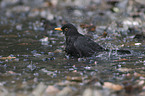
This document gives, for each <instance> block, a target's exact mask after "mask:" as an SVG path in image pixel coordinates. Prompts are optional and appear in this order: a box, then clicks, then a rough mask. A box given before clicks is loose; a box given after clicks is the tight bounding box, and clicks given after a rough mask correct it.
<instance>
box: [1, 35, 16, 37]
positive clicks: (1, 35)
mask: <svg viewBox="0 0 145 96" xmlns="http://www.w3.org/2000/svg"><path fill="white" fill-rule="evenodd" d="M0 37H4V38H6V37H18V36H17V35H0Z"/></svg>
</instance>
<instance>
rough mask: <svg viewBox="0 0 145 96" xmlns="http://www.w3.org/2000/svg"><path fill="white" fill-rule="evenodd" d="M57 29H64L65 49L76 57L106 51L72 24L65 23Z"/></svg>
mask: <svg viewBox="0 0 145 96" xmlns="http://www.w3.org/2000/svg"><path fill="white" fill-rule="evenodd" d="M55 30H60V31H63V33H64V34H65V37H66V47H65V51H66V53H67V54H68V55H71V56H74V57H89V56H91V55H93V54H94V53H98V52H101V51H104V50H105V49H104V48H102V47H101V46H100V45H99V44H97V43H96V42H94V41H93V40H91V39H90V38H89V37H86V36H84V35H82V34H80V33H79V32H78V30H77V29H76V27H75V26H74V25H72V24H65V25H64V26H62V27H61V28H56V29H55Z"/></svg>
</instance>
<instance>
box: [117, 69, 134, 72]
mask: <svg viewBox="0 0 145 96" xmlns="http://www.w3.org/2000/svg"><path fill="white" fill-rule="evenodd" d="M117 70H119V71H121V72H129V71H132V70H133V69H131V68H130V69H129V68H119V69H117Z"/></svg>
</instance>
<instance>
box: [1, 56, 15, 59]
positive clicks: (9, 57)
mask: <svg viewBox="0 0 145 96" xmlns="http://www.w3.org/2000/svg"><path fill="white" fill-rule="evenodd" d="M15 58H16V57H11V56H8V57H1V58H0V59H2V60H5V59H15Z"/></svg>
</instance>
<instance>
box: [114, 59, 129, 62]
mask: <svg viewBox="0 0 145 96" xmlns="http://www.w3.org/2000/svg"><path fill="white" fill-rule="evenodd" d="M127 60H128V59H125V58H122V59H119V60H113V61H116V62H117V61H127Z"/></svg>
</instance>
